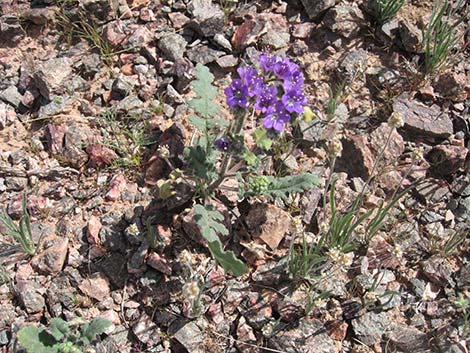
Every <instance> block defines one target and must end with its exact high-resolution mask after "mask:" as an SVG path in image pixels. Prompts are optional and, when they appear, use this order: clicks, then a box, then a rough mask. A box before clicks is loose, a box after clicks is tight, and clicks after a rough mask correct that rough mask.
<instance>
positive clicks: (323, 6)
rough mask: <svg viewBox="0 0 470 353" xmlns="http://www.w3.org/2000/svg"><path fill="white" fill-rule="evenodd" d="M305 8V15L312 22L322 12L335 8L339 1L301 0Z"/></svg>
mask: <svg viewBox="0 0 470 353" xmlns="http://www.w3.org/2000/svg"><path fill="white" fill-rule="evenodd" d="M301 1H302V4H303V5H304V7H305V11H306V12H307V15H308V16H309V17H310V18H311V19H312V20H313V19H316V18H317V17H318V16H319V15H320V14H322V13H323V12H324V11H326V10H328V9H329V8H330V7H333V6H335V4H336V3H338V2H339V0H301Z"/></svg>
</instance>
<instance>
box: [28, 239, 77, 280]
mask: <svg viewBox="0 0 470 353" xmlns="http://www.w3.org/2000/svg"><path fill="white" fill-rule="evenodd" d="M68 244H69V240H68V239H67V238H63V237H60V238H56V239H54V240H53V241H52V244H51V246H49V247H48V248H47V249H46V250H44V251H43V252H41V253H40V254H39V255H37V256H36V257H35V258H34V260H33V262H32V264H33V266H34V267H36V268H37V269H38V270H39V271H40V272H42V273H45V274H56V273H59V272H60V271H61V270H62V267H63V266H64V262H65V259H66V257H67V250H68Z"/></svg>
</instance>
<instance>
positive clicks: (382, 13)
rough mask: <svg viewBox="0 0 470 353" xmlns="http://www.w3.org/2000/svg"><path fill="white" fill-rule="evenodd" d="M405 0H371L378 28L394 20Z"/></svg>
mask: <svg viewBox="0 0 470 353" xmlns="http://www.w3.org/2000/svg"><path fill="white" fill-rule="evenodd" d="M405 1H406V0H373V1H372V3H373V7H374V10H375V18H376V21H377V24H378V25H379V26H381V25H383V24H384V23H386V22H388V21H390V20H391V19H393V18H395V17H396V15H397V13H398V11H400V9H401V8H402V7H403V5H404V4H405Z"/></svg>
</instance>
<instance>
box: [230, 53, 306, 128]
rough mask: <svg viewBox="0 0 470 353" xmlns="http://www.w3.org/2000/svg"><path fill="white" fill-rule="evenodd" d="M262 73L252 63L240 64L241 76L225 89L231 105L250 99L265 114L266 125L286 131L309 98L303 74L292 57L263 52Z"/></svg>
mask: <svg viewBox="0 0 470 353" xmlns="http://www.w3.org/2000/svg"><path fill="white" fill-rule="evenodd" d="M258 61H259V66H260V68H261V71H262V72H261V74H260V73H258V72H257V71H256V70H255V69H254V68H252V67H250V66H244V67H240V68H238V70H237V72H238V75H239V76H240V78H239V79H234V80H233V81H232V83H231V84H230V86H228V87H227V88H226V89H225V95H226V97H227V104H228V105H229V106H230V107H231V108H234V109H235V108H243V109H245V108H247V107H248V106H249V105H250V100H251V101H253V102H254V108H255V109H256V110H258V111H260V112H261V113H262V114H263V116H264V120H263V125H264V127H265V128H266V129H274V130H276V131H279V132H280V131H283V130H284V126H285V124H286V123H288V122H289V121H290V120H291V119H292V118H293V117H294V115H295V114H302V113H303V111H304V107H305V106H306V105H307V99H306V97H305V95H304V93H303V91H302V85H303V83H304V75H303V74H302V72H301V71H300V69H299V66H298V65H297V64H296V63H294V62H293V61H291V60H290V59H289V58H283V57H281V56H278V55H275V56H269V55H267V54H262V55H260V56H259V57H258Z"/></svg>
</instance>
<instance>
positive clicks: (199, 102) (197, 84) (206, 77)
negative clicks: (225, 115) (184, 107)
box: [188, 64, 220, 119]
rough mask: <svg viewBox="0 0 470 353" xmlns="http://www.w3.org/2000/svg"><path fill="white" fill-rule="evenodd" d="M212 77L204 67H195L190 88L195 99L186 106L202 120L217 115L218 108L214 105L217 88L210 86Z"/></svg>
mask: <svg viewBox="0 0 470 353" xmlns="http://www.w3.org/2000/svg"><path fill="white" fill-rule="evenodd" d="M213 80H214V75H212V74H211V72H210V71H209V69H208V68H207V67H205V66H204V65H201V64H197V65H196V80H194V81H193V83H192V88H193V90H194V92H196V94H197V97H196V98H193V99H191V100H190V101H189V102H188V105H189V106H190V107H191V108H193V109H194V110H195V111H196V112H197V113H198V114H199V115H201V116H202V117H203V118H205V119H208V118H210V117H213V116H215V115H216V114H217V113H219V111H220V108H219V106H218V105H217V104H216V103H215V102H216V97H217V88H216V87H214V86H213V85H212V81H213Z"/></svg>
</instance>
